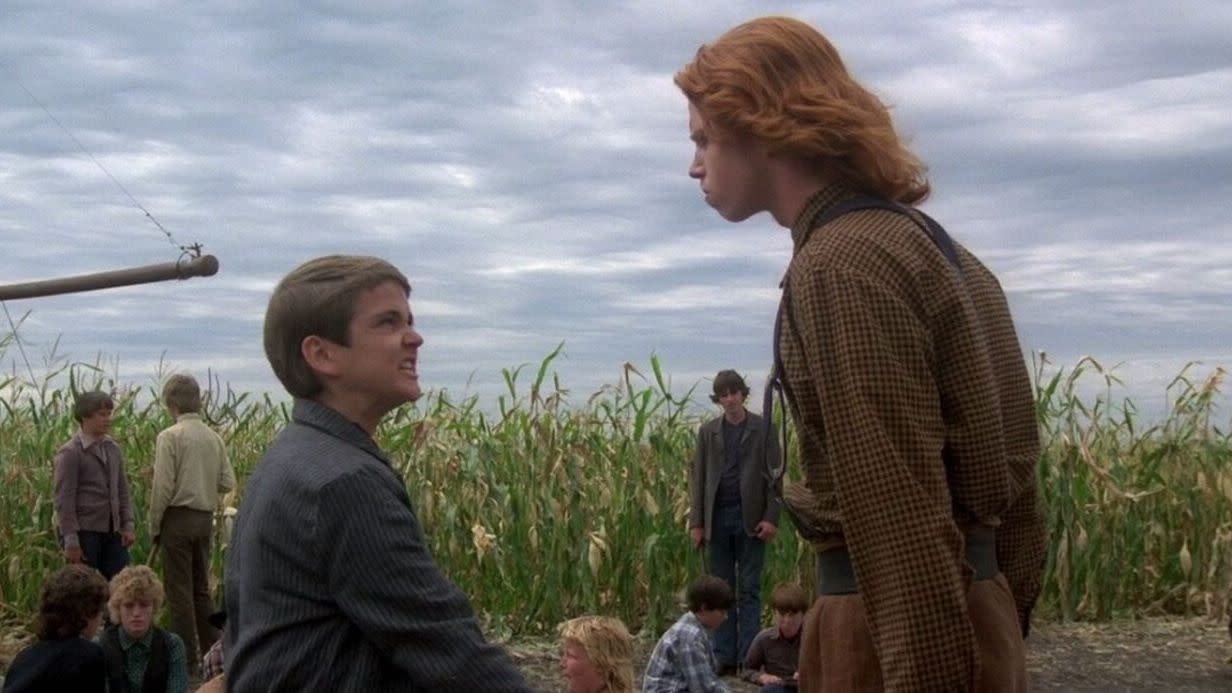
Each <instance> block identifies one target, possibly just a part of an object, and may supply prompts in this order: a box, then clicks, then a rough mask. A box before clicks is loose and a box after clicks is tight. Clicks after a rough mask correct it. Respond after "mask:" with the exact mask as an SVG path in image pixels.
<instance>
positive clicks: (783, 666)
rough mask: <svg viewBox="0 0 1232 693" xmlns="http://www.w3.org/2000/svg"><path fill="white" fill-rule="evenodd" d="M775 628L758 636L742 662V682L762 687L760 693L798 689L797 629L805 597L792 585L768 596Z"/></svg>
mask: <svg viewBox="0 0 1232 693" xmlns="http://www.w3.org/2000/svg"><path fill="white" fill-rule="evenodd" d="M770 606H771V608H773V609H774V625H773V626H771V627H769V628H767V629H765V630H763V631H762V632H760V633H758V634H757V637H756V638H754V639H753V645H752V646H751V647H749V654H748V657H747V658H745V660H744V666H745V671H744V679H745V680H746V681H750V682H752V683H755V684H757V685H759V686H761V693H788V692H789V691H795V690H796V687H797V686H798V685H799V679H798V677H797V676H796V671H797V667H798V666H799V663H800V626H801V625H802V624H803V623H804V613H805V612H806V611H808V607H809V602H808V593H806V592H805V591H804V588H803V587H801V586H800V585H797V584H795V583H783V584H781V585H779V586H778V587H775V588H774V592H773V593H772V594H771V595H770Z"/></svg>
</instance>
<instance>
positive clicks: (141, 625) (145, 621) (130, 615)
mask: <svg viewBox="0 0 1232 693" xmlns="http://www.w3.org/2000/svg"><path fill="white" fill-rule="evenodd" d="M153 623H154V604H152V603H150V602H148V601H142V600H140V599H125V600H124V601H122V602H120V625H121V626H122V627H123V628H124V632H125V633H128V637H130V638H132V639H134V640H140V639H141V638H144V637H145V634H146V632H147V631H149V630H150V626H151V625H153Z"/></svg>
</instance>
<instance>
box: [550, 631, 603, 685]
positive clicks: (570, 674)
mask: <svg viewBox="0 0 1232 693" xmlns="http://www.w3.org/2000/svg"><path fill="white" fill-rule="evenodd" d="M560 669H561V671H562V672H564V674H565V678H566V679H567V680H568V681H569V693H594V692H595V691H602V690H603V687H604V685H606V682H605V681H604V680H603V676H602V675H601V674H600V673H599V668H598V667H596V666H595V664H594V662H592V661H590V657H588V656H586V648H584V647H582V645H581V643H578V642H575V641H573V640H566V641H565V644H564V646H563V647H562V648H561V652H560Z"/></svg>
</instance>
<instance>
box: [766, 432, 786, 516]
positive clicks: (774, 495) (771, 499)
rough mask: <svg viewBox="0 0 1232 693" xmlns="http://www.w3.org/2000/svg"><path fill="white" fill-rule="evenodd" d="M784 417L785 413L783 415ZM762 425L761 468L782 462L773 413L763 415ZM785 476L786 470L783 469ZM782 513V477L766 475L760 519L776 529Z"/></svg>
mask: <svg viewBox="0 0 1232 693" xmlns="http://www.w3.org/2000/svg"><path fill="white" fill-rule="evenodd" d="M783 415H784V416H786V415H787V414H786V412H784V413H783ZM762 416H763V419H762V423H763V424H764V425H765V427H766V434H765V435H766V459H765V460H762V464H763V468H765V469H767V470H768V469H769V468H768V467H765V464H766V462H772V463H774V464H776V465H777V464H779V463H780V462H781V461H782V448H781V447H780V446H779V436H778V432H777V431H775V430H774V416H773V412H765V413H763V415H762ZM783 473H784V474H786V473H787V470H786V469H784V470H783ZM782 511H783V477H782V476H779V478H777V479H770V478H769V474H767V475H766V514H765V516H764V517H763V518H762V519H764V520H765V521H766V522H769V523H770V524H772V525H775V526H776V527H777V526H778V524H779V514H780V513H782Z"/></svg>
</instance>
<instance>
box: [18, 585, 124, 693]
mask: <svg viewBox="0 0 1232 693" xmlns="http://www.w3.org/2000/svg"><path fill="white" fill-rule="evenodd" d="M106 606H107V581H106V580H104V579H103V576H102V575H99V573H98V571H97V570H95V569H93V568H91V567H89V566H85V565H81V564H76V565H68V566H65V567H63V568H61V569H60V570H58V571H56V572H55V573H54V574H52V576H51V577H49V578H47V581H46V582H44V583H43V590H42V593H41V594H40V595H39V613H38V617H37V619H36V621H35V630H36V631H37V633H38V641H37V642H35V643H34V644H33V645H30V646H29V647H27V648H26V649H24V650H22V651H21V652H20V653H18V655H17V657H16V659H14V660H13V663H12V664H10V665H9V670H8V675H7V677H6V678H5V679H4V693H40V692H42V691H46V692H47V693H59V692H60V691H82V692H83V693H103V691H104V690H105V689H106V683H107V679H106V672H105V671H104V667H103V651H102V650H101V649H100V648H99V646H98V645H96V644H95V643H93V642H91V639H92V638H93V637H94V635H95V634H96V633H98V629H99V628H100V627H101V626H102V624H103V609H104V608H105V607H106Z"/></svg>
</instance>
